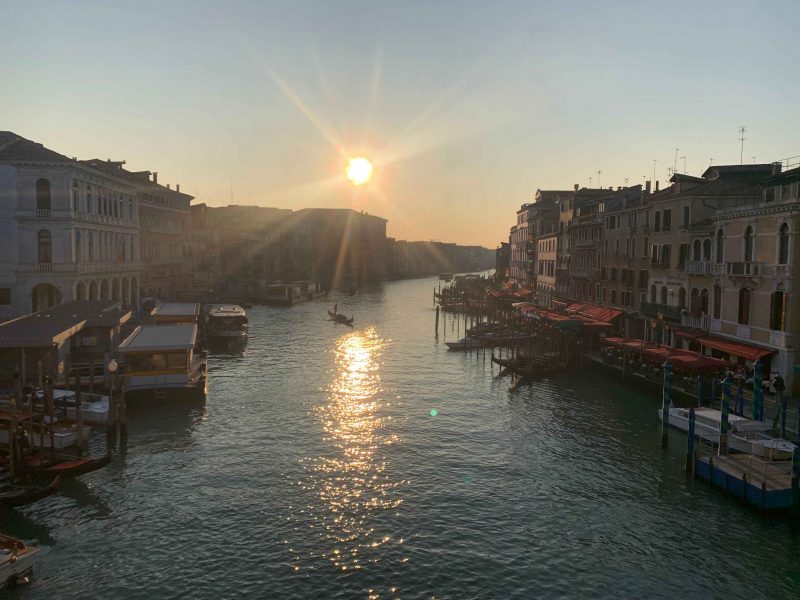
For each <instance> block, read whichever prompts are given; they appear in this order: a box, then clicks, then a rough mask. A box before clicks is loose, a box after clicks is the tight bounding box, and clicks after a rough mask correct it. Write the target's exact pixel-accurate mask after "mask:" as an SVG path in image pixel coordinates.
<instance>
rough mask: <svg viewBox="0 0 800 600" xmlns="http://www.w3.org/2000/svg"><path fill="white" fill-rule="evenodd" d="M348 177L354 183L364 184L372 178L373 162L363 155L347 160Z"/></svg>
mask: <svg viewBox="0 0 800 600" xmlns="http://www.w3.org/2000/svg"><path fill="white" fill-rule="evenodd" d="M347 178H348V179H349V180H350V183H352V184H353V185H362V184H364V183H367V182H368V181H369V180H370V179H372V163H371V162H370V161H369V160H368V159H366V158H364V157H363V156H356V157H354V158H351V159H350V160H349V161H347Z"/></svg>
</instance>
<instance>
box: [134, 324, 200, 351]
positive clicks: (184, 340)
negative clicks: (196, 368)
mask: <svg viewBox="0 0 800 600" xmlns="http://www.w3.org/2000/svg"><path fill="white" fill-rule="evenodd" d="M196 339H197V325H195V324H194V323H176V324H174V325H139V327H137V328H136V329H134V330H133V333H131V334H130V335H129V336H128V338H127V339H126V340H125V341H124V342H122V343H121V344H120V346H119V352H121V353H123V354H126V353H133V352H168V351H175V350H191V349H192V348H193V347H194V344H195V340H196Z"/></svg>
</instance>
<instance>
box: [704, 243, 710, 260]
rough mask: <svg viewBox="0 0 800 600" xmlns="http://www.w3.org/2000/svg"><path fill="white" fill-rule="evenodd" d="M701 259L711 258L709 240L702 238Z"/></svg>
mask: <svg viewBox="0 0 800 600" xmlns="http://www.w3.org/2000/svg"><path fill="white" fill-rule="evenodd" d="M703 260H708V261H710V260H711V240H708V239H706V240H703Z"/></svg>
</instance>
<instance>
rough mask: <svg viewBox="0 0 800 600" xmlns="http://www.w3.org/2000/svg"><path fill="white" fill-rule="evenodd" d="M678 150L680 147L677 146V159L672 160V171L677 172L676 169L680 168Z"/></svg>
mask: <svg viewBox="0 0 800 600" xmlns="http://www.w3.org/2000/svg"><path fill="white" fill-rule="evenodd" d="M678 150H680V148H675V160H673V161H672V172H673V173H674V172H675V169H677V168H678Z"/></svg>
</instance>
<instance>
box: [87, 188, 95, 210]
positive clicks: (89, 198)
mask: <svg viewBox="0 0 800 600" xmlns="http://www.w3.org/2000/svg"><path fill="white" fill-rule="evenodd" d="M92 202H93V200H92V185H91V184H86V212H87V213H89V214H91V213H93V212H94V204H92Z"/></svg>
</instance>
